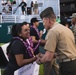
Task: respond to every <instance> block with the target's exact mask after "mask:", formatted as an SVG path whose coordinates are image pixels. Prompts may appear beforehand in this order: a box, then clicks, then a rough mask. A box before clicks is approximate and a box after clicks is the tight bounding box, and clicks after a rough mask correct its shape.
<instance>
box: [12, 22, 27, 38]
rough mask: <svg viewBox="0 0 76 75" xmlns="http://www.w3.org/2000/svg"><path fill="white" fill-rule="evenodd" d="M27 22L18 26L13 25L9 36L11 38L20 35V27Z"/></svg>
mask: <svg viewBox="0 0 76 75" xmlns="http://www.w3.org/2000/svg"><path fill="white" fill-rule="evenodd" d="M27 24H28V23H27V22H23V23H19V24H15V25H13V26H12V30H11V34H12V36H13V37H16V36H19V34H20V33H21V30H22V26H23V25H27Z"/></svg>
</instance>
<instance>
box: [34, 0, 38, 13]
mask: <svg viewBox="0 0 76 75" xmlns="http://www.w3.org/2000/svg"><path fill="white" fill-rule="evenodd" d="M33 10H34V14H38V3H37V1H35V4H34V7H33Z"/></svg>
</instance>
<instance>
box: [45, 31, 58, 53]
mask: <svg viewBox="0 0 76 75" xmlns="http://www.w3.org/2000/svg"><path fill="white" fill-rule="evenodd" d="M45 39H46V44H45V47H44V49H45V50H48V51H51V52H55V49H56V45H57V36H56V33H55V32H54V31H52V30H49V32H48V33H47V35H46V38H45Z"/></svg>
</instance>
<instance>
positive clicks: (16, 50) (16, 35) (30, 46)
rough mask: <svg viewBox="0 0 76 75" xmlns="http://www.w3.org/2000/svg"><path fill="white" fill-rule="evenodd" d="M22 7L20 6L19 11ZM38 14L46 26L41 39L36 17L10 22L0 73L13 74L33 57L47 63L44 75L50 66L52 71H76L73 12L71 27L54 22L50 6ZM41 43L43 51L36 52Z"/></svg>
mask: <svg viewBox="0 0 76 75" xmlns="http://www.w3.org/2000/svg"><path fill="white" fill-rule="evenodd" d="M23 1H24V0H23ZM23 4H24V7H26V6H27V4H25V3H24V2H23ZM19 6H22V3H21V4H20V5H19ZM31 6H32V5H31ZM24 10H25V9H24V8H23V7H22V13H23V11H24ZM23 14H24V13H23ZM40 17H41V19H42V20H43V25H44V27H45V29H46V30H47V35H46V38H45V40H43V39H42V35H43V32H42V31H40V32H39V30H38V26H39V20H38V19H37V18H36V17H34V18H32V19H31V21H30V23H31V25H29V24H28V23H27V22H23V23H20V24H15V25H13V27H12V30H11V34H12V36H13V38H12V40H11V41H10V44H9V46H8V47H7V55H8V58H9V62H8V65H7V67H6V69H5V70H4V74H3V75H14V71H15V70H17V69H19V68H21V67H22V66H24V65H26V64H29V63H32V62H34V61H36V63H37V64H39V65H40V64H44V66H45V65H48V67H47V66H45V67H44V68H45V69H48V71H46V72H44V75H46V74H47V75H50V74H51V70H52V68H53V71H54V73H53V74H52V75H76V43H75V42H76V13H74V14H72V16H71V18H72V21H71V23H72V28H71V29H72V30H71V29H69V28H68V27H66V26H64V25H62V24H60V23H58V22H56V15H55V13H54V10H53V8H52V7H48V8H46V9H44V10H43V11H42V12H41V13H40ZM40 45H41V46H44V49H45V54H42V53H40V52H39V46H40ZM55 60H56V61H55ZM55 62H56V64H55ZM54 64H55V65H54ZM52 65H54V66H52ZM55 66H57V67H56V69H55Z"/></svg>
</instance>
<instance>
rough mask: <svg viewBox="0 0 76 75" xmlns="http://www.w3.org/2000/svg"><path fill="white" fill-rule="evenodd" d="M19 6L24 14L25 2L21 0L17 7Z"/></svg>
mask: <svg viewBox="0 0 76 75" xmlns="http://www.w3.org/2000/svg"><path fill="white" fill-rule="evenodd" d="M20 6H21V10H22V14H23V15H24V14H26V6H27V4H26V2H24V0H22V2H21V3H20V5H19V7H20Z"/></svg>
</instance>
